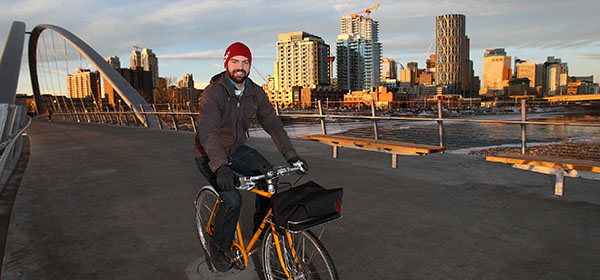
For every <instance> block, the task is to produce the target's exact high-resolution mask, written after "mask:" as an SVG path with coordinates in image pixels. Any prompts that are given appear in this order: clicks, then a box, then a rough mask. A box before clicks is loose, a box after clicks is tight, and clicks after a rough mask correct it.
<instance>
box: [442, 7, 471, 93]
mask: <svg viewBox="0 0 600 280" xmlns="http://www.w3.org/2000/svg"><path fill="white" fill-rule="evenodd" d="M435 25H436V28H435V30H436V36H435V37H436V44H435V82H436V84H437V85H438V86H443V87H446V88H447V91H448V93H451V94H463V95H464V96H470V92H469V91H470V84H471V81H470V76H471V72H472V70H471V69H469V67H470V60H469V39H468V37H467V36H466V21H465V16H464V15H458V14H450V15H440V16H437V17H436V19H435Z"/></svg>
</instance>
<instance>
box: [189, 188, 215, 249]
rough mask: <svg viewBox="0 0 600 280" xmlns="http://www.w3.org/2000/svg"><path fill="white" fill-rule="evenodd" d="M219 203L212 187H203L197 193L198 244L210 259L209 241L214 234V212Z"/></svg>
mask: <svg viewBox="0 0 600 280" xmlns="http://www.w3.org/2000/svg"><path fill="white" fill-rule="evenodd" d="M218 201H219V195H218V194H217V192H216V191H215V189H214V188H213V187H212V186H204V187H203V188H202V189H201V190H200V192H199V193H198V197H197V198H196V202H195V203H194V204H195V206H196V227H197V228H198V236H199V237H200V243H202V248H203V249H204V252H205V253H206V256H207V257H208V258H210V250H209V245H210V240H211V238H212V234H213V232H214V212H215V210H216V207H217V203H218Z"/></svg>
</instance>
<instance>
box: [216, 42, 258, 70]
mask: <svg viewBox="0 0 600 280" xmlns="http://www.w3.org/2000/svg"><path fill="white" fill-rule="evenodd" d="M236 55H241V56H245V57H246V58H247V59H248V62H250V64H252V53H250V49H249V48H248V47H247V46H246V45H244V44H242V43H240V42H235V43H233V44H231V46H229V47H227V50H225V56H224V57H223V59H225V63H224V65H223V66H225V68H227V62H228V61H229V59H231V58H232V57H234V56H236Z"/></svg>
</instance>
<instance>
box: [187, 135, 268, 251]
mask: <svg viewBox="0 0 600 280" xmlns="http://www.w3.org/2000/svg"><path fill="white" fill-rule="evenodd" d="M228 159H229V162H230V163H231V166H230V167H231V169H232V170H233V171H234V172H237V173H239V174H242V175H244V176H252V175H260V174H263V173H264V171H266V170H268V169H270V168H271V167H273V166H272V165H271V164H270V163H269V162H268V161H267V160H266V159H265V158H264V157H263V156H262V155H261V154H260V153H259V152H257V151H256V150H255V149H252V148H250V147H248V146H246V145H243V146H241V147H240V148H238V149H237V150H236V151H235V152H233V153H232V154H231V155H230V156H229V157H228ZM196 164H197V165H198V169H199V170H200V173H202V175H204V177H206V179H208V181H209V182H210V184H211V185H213V186H215V187H216V186H217V175H216V174H215V173H214V172H212V171H211V170H210V168H209V167H208V158H207V157H197V158H196ZM217 189H218V188H217ZM219 197H220V198H221V203H219V207H218V208H217V211H216V213H215V217H214V220H215V221H214V229H215V231H214V234H213V236H212V242H213V243H214V244H215V245H216V246H217V247H219V249H221V250H224V251H229V249H230V248H231V244H232V242H233V237H234V234H235V226H236V222H237V220H238V218H239V216H240V210H241V208H242V197H241V195H240V192H239V191H238V190H234V191H227V192H219ZM255 207H256V212H255V213H254V227H255V228H256V227H258V226H259V225H260V223H261V222H262V219H263V218H264V217H265V215H266V214H267V212H268V211H269V208H270V207H271V201H270V199H269V198H267V197H264V196H260V195H256V200H255Z"/></svg>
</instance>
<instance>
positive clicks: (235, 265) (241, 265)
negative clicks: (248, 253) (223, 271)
mask: <svg viewBox="0 0 600 280" xmlns="http://www.w3.org/2000/svg"><path fill="white" fill-rule="evenodd" d="M233 268H235V269H237V270H244V269H245V268H246V266H245V265H244V260H241V259H238V260H235V261H234V262H233Z"/></svg>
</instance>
